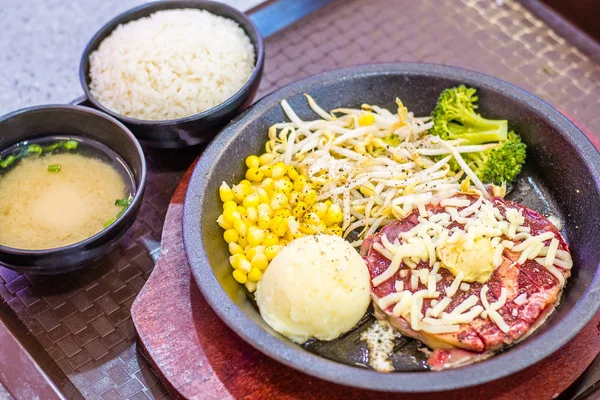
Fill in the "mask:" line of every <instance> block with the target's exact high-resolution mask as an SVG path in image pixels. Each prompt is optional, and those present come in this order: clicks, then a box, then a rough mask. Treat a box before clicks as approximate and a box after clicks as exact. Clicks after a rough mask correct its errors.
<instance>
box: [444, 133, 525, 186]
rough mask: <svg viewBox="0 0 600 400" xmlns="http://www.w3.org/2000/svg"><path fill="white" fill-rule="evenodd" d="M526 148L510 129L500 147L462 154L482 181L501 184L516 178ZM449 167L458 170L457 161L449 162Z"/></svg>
mask: <svg viewBox="0 0 600 400" xmlns="http://www.w3.org/2000/svg"><path fill="white" fill-rule="evenodd" d="M526 148H527V146H526V145H525V143H523V142H521V138H520V137H519V135H517V134H516V133H514V132H512V131H511V132H509V133H508V138H507V140H506V141H505V142H503V143H502V145H501V146H500V147H496V148H493V149H490V150H486V151H480V152H477V153H463V154H462V156H463V159H464V160H465V162H466V163H467V165H468V166H469V167H470V168H471V169H472V170H473V172H475V174H476V175H477V176H478V177H479V179H481V180H482V181H483V182H488V183H493V184H495V185H501V184H502V182H506V183H510V182H512V181H514V180H515V179H516V178H517V175H519V173H520V172H521V167H522V166H523V164H524V163H525V156H526V151H525V150H526ZM451 167H452V168H453V169H454V170H460V167H458V164H457V163H453V164H451ZM456 168H457V169H456Z"/></svg>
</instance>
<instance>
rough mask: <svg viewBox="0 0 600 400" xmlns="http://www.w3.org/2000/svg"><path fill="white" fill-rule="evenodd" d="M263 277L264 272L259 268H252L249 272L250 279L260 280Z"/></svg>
mask: <svg viewBox="0 0 600 400" xmlns="http://www.w3.org/2000/svg"><path fill="white" fill-rule="evenodd" d="M261 277H262V272H260V270H259V269H258V268H252V269H251V270H250V272H248V279H249V280H251V281H254V282H258V281H259V280H260V278H261Z"/></svg>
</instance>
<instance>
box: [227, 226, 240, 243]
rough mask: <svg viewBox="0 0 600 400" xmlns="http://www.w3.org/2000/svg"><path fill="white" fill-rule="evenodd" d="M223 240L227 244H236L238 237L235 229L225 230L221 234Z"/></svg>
mask: <svg viewBox="0 0 600 400" xmlns="http://www.w3.org/2000/svg"><path fill="white" fill-rule="evenodd" d="M223 238H224V239H225V241H226V242H227V243H231V242H237V241H238V239H239V238H240V236H239V235H238V233H237V231H236V230H235V229H227V230H226V231H225V233H223Z"/></svg>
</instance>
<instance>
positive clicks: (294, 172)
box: [287, 165, 300, 181]
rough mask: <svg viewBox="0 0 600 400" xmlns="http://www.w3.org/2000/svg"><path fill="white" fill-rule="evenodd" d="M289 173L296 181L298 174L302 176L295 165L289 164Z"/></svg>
mask: <svg viewBox="0 0 600 400" xmlns="http://www.w3.org/2000/svg"><path fill="white" fill-rule="evenodd" d="M287 174H288V176H289V177H290V179H291V180H293V181H295V180H296V179H297V178H298V176H300V174H299V173H298V171H297V170H296V168H294V167H293V166H291V165H290V166H289V167H288V169H287Z"/></svg>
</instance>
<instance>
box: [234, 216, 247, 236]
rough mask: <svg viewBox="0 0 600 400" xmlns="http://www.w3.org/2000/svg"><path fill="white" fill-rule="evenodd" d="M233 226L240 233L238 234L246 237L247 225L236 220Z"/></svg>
mask: <svg viewBox="0 0 600 400" xmlns="http://www.w3.org/2000/svg"><path fill="white" fill-rule="evenodd" d="M233 228H234V229H235V230H236V231H237V232H238V233H239V234H240V236H243V237H246V234H247V233H248V226H247V225H246V224H245V223H244V221H242V220H241V219H240V220H237V221H235V222H234V223H233Z"/></svg>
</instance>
